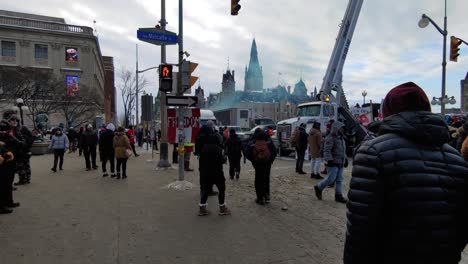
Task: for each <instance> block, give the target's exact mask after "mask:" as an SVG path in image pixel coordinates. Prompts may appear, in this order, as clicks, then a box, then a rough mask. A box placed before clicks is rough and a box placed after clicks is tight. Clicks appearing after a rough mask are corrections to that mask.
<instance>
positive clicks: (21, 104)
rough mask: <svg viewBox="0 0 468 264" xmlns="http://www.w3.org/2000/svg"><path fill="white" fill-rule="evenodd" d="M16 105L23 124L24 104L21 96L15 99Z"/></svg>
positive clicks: (22, 124)
mask: <svg viewBox="0 0 468 264" xmlns="http://www.w3.org/2000/svg"><path fill="white" fill-rule="evenodd" d="M16 106H18V108H19V111H20V117H21V126H24V120H23V106H24V100H23V98H18V99H16Z"/></svg>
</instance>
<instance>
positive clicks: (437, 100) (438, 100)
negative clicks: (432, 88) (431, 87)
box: [431, 95, 457, 105]
mask: <svg viewBox="0 0 468 264" xmlns="http://www.w3.org/2000/svg"><path fill="white" fill-rule="evenodd" d="M456 102H457V100H455V96H451V97H450V98H449V97H448V96H447V95H445V96H444V97H435V96H434V97H432V100H431V104H432V105H445V104H451V105H454V104H455V103H456Z"/></svg>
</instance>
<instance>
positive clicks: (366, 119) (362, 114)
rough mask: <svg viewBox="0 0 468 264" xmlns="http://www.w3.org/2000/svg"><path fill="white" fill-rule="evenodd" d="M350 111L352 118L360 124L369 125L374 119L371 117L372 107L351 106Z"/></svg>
mask: <svg viewBox="0 0 468 264" xmlns="http://www.w3.org/2000/svg"><path fill="white" fill-rule="evenodd" d="M350 110H351V113H352V114H353V116H354V118H356V120H358V121H359V122H361V124H362V125H364V126H366V127H367V125H369V123H370V122H372V121H374V120H373V118H372V107H370V106H368V107H352V108H351V109H350Z"/></svg>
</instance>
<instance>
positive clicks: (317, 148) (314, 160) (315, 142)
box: [309, 122, 323, 179]
mask: <svg viewBox="0 0 468 264" xmlns="http://www.w3.org/2000/svg"><path fill="white" fill-rule="evenodd" d="M321 148H322V133H321V132H320V123H319V122H314V124H313V125H312V128H311V129H310V131H309V155H310V168H311V173H310V178H312V179H323V177H322V176H320V165H321V164H322V156H321V155H320V153H321Z"/></svg>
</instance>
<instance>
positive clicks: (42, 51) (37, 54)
mask: <svg viewBox="0 0 468 264" xmlns="http://www.w3.org/2000/svg"><path fill="white" fill-rule="evenodd" d="M34 58H35V59H40V60H47V59H48V58H49V55H48V46H47V45H43V44H35V45H34Z"/></svg>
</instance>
